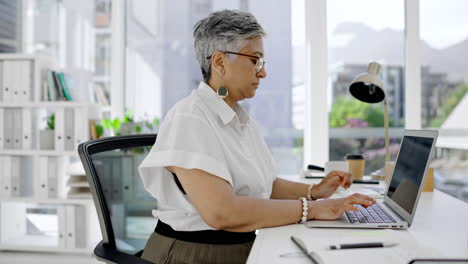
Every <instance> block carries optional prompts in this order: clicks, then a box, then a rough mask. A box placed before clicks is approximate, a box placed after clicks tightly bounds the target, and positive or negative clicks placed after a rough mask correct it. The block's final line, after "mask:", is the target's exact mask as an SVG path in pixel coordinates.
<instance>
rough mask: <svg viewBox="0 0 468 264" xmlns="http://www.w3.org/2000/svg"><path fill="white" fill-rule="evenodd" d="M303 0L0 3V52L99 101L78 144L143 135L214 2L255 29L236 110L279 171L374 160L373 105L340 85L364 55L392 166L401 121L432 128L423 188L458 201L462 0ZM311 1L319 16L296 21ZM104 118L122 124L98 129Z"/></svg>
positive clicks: (467, 72) (136, 226)
mask: <svg viewBox="0 0 468 264" xmlns="http://www.w3.org/2000/svg"><path fill="white" fill-rule="evenodd" d="M322 1H323V2H325V1H324V0H322ZM407 1H410V0H407ZM311 2H312V3H311ZM313 2H314V1H310V2H308V1H305V0H294V1H280V0H278V1H271V0H180V1H170V0H158V1H154V0H119V1H117V0H116V1H111V0H82V1H73V0H16V1H9V0H0V53H17V54H31V55H34V56H36V55H43V56H45V57H47V58H53V60H54V61H55V65H56V66H55V69H56V70H59V71H61V72H64V73H65V74H66V75H68V76H69V77H70V79H72V80H73V95H74V99H73V100H74V101H76V102H80V103H83V104H93V105H98V106H99V107H100V110H101V111H100V113H101V115H100V116H99V118H95V120H94V122H95V124H96V126H97V133H98V135H97V136H96V135H89V137H88V138H91V137H102V136H111V135H116V134H131V133H143V132H157V126H158V125H159V121H160V120H162V119H163V118H164V116H165V114H166V113H167V111H168V110H169V109H170V108H171V107H172V106H173V105H174V104H175V103H176V102H177V101H178V100H180V99H181V98H183V97H185V96H187V95H188V94H189V93H190V92H191V91H192V90H193V89H196V88H197V84H198V83H199V81H201V80H202V76H201V72H200V69H199V67H198V64H197V62H196V61H195V56H194V51H193V44H192V43H193V41H192V26H193V25H194V24H195V22H197V21H198V20H200V19H201V18H203V17H206V16H207V15H208V14H209V13H211V12H213V11H215V10H220V9H225V8H227V9H240V10H244V11H249V12H251V13H253V14H254V15H255V17H256V18H257V19H258V20H259V22H260V24H261V25H262V26H263V27H264V29H265V31H266V32H267V34H268V36H267V38H266V39H265V41H264V45H265V61H266V62H267V64H266V69H267V71H268V78H266V79H265V80H263V81H262V83H261V86H260V87H259V90H258V93H257V95H256V96H255V98H253V99H251V100H246V101H243V102H242V105H243V106H244V107H245V109H247V111H248V112H249V113H250V115H251V116H252V117H253V118H254V119H256V120H257V122H258V123H259V124H260V126H261V129H262V132H263V135H264V136H265V138H266V141H267V143H268V146H269V147H270V149H271V151H272V153H273V156H274V158H275V160H276V162H277V165H278V168H277V171H278V173H279V175H288V174H297V173H299V172H300V171H301V169H302V168H304V166H305V165H306V164H310V163H313V164H316V165H320V166H323V165H324V162H325V161H327V160H342V159H343V158H344V156H345V155H346V154H348V153H361V154H363V155H364V156H365V158H366V160H367V163H366V174H371V173H373V172H375V171H376V170H378V169H380V168H382V167H383V166H384V158H385V148H384V133H383V125H384V123H383V108H382V105H381V103H379V104H373V105H371V104H366V103H362V102H359V101H358V100H356V99H354V98H352V96H351V95H350V94H349V92H348V87H349V84H350V82H351V80H352V79H353V78H354V77H356V76H357V75H358V74H360V73H362V72H365V71H366V69H367V65H368V63H369V62H370V61H378V62H379V63H380V64H381V65H382V73H381V77H382V79H383V81H384V84H385V88H386V91H387V101H388V104H389V115H390V137H391V140H390V151H391V158H392V160H395V158H396V155H397V153H398V148H399V142H400V140H401V137H402V135H403V130H404V129H405V128H415V129H419V128H430V129H438V130H439V135H440V137H439V140H438V143H437V151H436V156H435V160H434V161H433V162H432V164H431V166H432V167H434V168H435V177H434V181H435V188H437V189H439V190H441V191H443V192H446V193H448V194H450V195H452V196H454V197H456V198H458V199H460V200H463V201H465V202H468V119H467V118H466V116H464V115H466V113H467V112H468V95H467V92H468V52H467V51H468V16H466V10H468V2H467V1H464V0H424V1H417V0H416V1H415V2H416V4H412V5H408V3H406V2H405V0H378V1H376V0H359V1H346V0H327V1H326V4H316V3H313ZM320 2H321V1H320ZM411 2H413V1H411ZM313 8H319V9H321V10H320V12H319V13H321V14H323V16H324V18H323V19H320V18H310V17H308V16H307V14H308V11H310V10H311V9H313ZM315 13H317V12H315ZM311 49H312V50H311ZM317 54H321V55H320V56H317ZM0 55H1V54H0ZM317 70H318V71H317ZM317 72H318V73H317ZM317 98H318V99H317ZM49 99H50V98H49ZM253 101H255V102H253ZM3 103H5V102H1V103H0V107H1V106H2V104H3ZM125 117H127V118H126V119H125ZM116 119H117V120H119V122H120V123H122V124H123V123H130V126H127V127H126V128H127V129H120V127H112V126H109V125H107V123H109V121H111V122H112V121H113V120H116ZM131 124H136V125H135V126H132V125H131ZM123 127H125V126H123ZM129 127H130V128H129ZM138 127H140V129H138ZM135 128H136V129H135ZM316 131H319V132H320V133H319V134H317V133H316ZM317 135H321V136H323V137H322V138H317ZM3 154H5V153H3ZM136 190H140V189H136ZM145 195H146V194H145ZM145 197H146V196H145ZM145 197H142V199H149V198H148V197H146V198H145ZM4 202H5V200H4V201H2V203H4ZM27 202H30V201H29V200H26V201H25V203H27ZM61 202H63V201H57V203H61ZM153 207H154V205H152V204H151V203H149V204H143V205H135V208H133V209H132V208H127V209H126V210H125V211H124V212H123V216H122V217H124V218H125V219H126V222H125V223H126V224H127V225H128V226H129V227H128V228H129V230H128V234H129V236H131V238H133V239H136V240H138V239H140V240H141V241H144V239H145V238H144V237H139V235H138V234H139V233H138V230H145V232H146V230H148V229H152V228H154V219H153V218H152V216H151V212H150V211H151V209H152V208H153ZM30 212H34V211H30ZM2 224H3V225H4V224H5V223H1V222H0V225H2ZM0 236H1V234H0ZM2 242H4V241H2ZM1 248H2V246H1V243H0V249H1ZM27 248H28V247H27ZM29 248H31V247H29ZM32 249H34V247H32ZM48 251H53V250H48ZM0 254H1V253H0ZM0 263H2V262H1V260H0Z"/></svg>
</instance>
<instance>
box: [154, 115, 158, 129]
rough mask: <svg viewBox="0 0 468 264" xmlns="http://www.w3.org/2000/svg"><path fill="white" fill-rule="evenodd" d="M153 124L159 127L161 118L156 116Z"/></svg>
mask: <svg viewBox="0 0 468 264" xmlns="http://www.w3.org/2000/svg"><path fill="white" fill-rule="evenodd" d="M153 124H154V125H155V127H158V126H159V118H157V117H155V118H154V120H153Z"/></svg>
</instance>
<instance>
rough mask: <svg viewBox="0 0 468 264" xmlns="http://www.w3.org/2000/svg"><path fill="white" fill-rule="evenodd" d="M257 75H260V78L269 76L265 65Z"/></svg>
mask: <svg viewBox="0 0 468 264" xmlns="http://www.w3.org/2000/svg"><path fill="white" fill-rule="evenodd" d="M257 76H258V77H259V78H265V77H267V72H266V70H265V66H263V68H262V69H261V70H260V71H259V72H257Z"/></svg>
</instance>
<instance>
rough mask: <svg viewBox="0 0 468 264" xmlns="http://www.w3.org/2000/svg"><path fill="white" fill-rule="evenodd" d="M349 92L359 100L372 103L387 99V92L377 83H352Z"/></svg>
mask: <svg viewBox="0 0 468 264" xmlns="http://www.w3.org/2000/svg"><path fill="white" fill-rule="evenodd" d="M349 92H350V93H351V95H352V96H353V97H354V98H356V99H358V100H359V101H362V102H366V103H371V104H373V103H379V102H382V101H383V100H384V99H385V92H384V91H383V89H382V88H381V87H379V86H377V85H375V84H366V83H364V82H356V83H353V84H351V86H350V87H349Z"/></svg>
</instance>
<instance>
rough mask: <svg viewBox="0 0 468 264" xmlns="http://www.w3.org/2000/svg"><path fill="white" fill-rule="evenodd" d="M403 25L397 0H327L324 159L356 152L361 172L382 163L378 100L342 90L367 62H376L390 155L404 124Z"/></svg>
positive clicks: (395, 148) (402, 14) (380, 114)
mask: <svg viewBox="0 0 468 264" xmlns="http://www.w3.org/2000/svg"><path fill="white" fill-rule="evenodd" d="M369 10H372V12H369ZM404 23H405V21H404V1H403V0H400V1H388V0H387V1H386V0H379V1H370V0H369V1H359V2H350V1H345V0H331V1H327V35H328V74H329V79H328V80H329V81H328V85H329V86H328V95H329V102H328V109H329V121H330V123H329V125H330V132H329V134H330V154H329V155H330V160H342V159H343V158H344V156H345V155H346V154H348V153H359V154H364V156H365V158H366V159H367V164H366V173H371V172H373V171H375V170H377V169H380V168H382V167H383V162H384V158H385V146H384V138H383V136H384V128H383V127H384V123H383V122H384V119H383V113H384V111H383V103H378V104H367V103H364V102H360V101H358V100H357V99H355V98H353V97H352V96H351V94H350V93H349V90H348V88H349V85H350V83H351V81H352V80H353V79H354V78H355V77H357V75H359V74H361V73H364V72H367V66H368V63H369V62H372V61H376V62H379V63H380V64H381V65H382V71H381V75H380V76H381V78H382V80H383V81H384V87H385V90H386V94H387V102H388V110H389V120H390V127H391V128H393V129H391V131H390V136H391V142H390V151H391V157H392V159H394V158H395V157H396V154H397V152H398V144H399V140H400V137H401V134H402V129H398V128H401V127H403V126H404V76H403V74H404V28H405V26H404Z"/></svg>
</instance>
